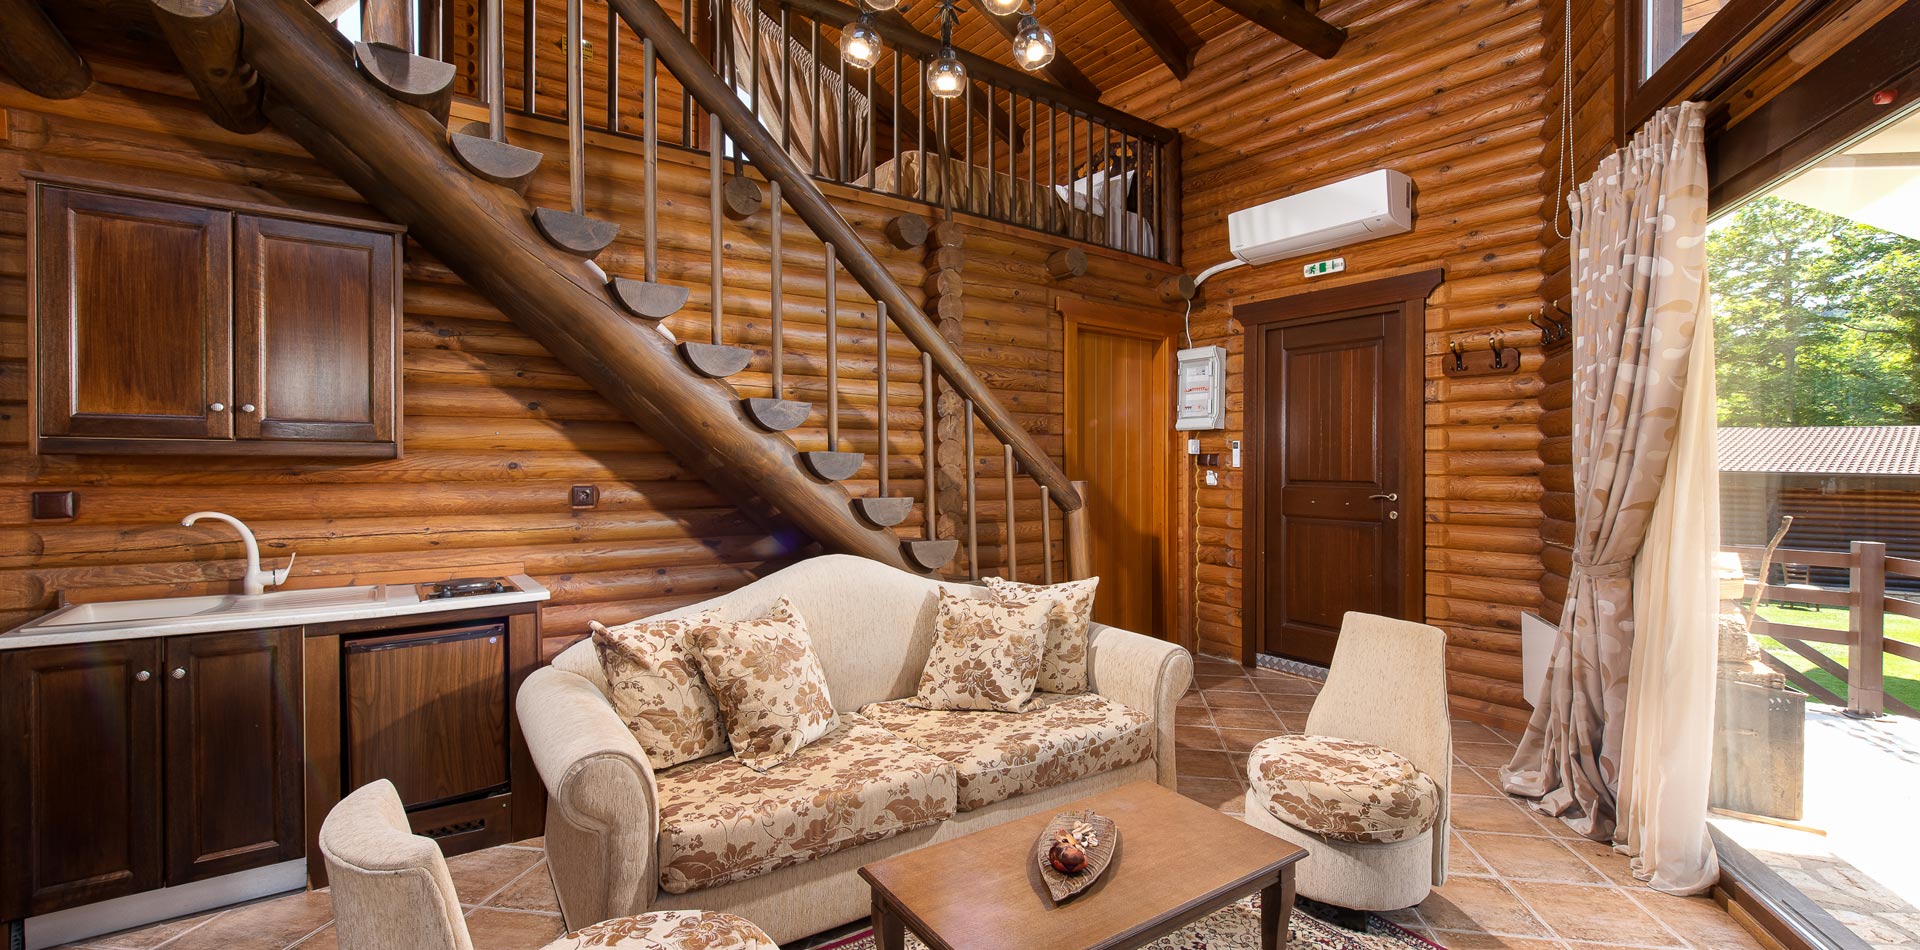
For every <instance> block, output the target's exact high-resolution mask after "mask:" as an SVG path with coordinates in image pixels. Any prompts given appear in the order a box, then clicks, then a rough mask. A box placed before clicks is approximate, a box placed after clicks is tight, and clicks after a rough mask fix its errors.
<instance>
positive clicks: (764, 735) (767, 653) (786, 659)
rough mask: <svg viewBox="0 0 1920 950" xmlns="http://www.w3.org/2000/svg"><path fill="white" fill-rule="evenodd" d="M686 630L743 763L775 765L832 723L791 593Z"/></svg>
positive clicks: (821, 676) (823, 680)
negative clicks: (753, 613) (760, 611)
mask: <svg viewBox="0 0 1920 950" xmlns="http://www.w3.org/2000/svg"><path fill="white" fill-rule="evenodd" d="M689 635H690V636H691V637H692V638H693V646H694V652H695V654H696V655H697V656H698V657H699V659H700V671H701V673H703V674H704V675H705V676H706V680H707V683H708V685H710V686H711V687H712V688H713V694H714V696H715V698H717V699H718V700H719V701H720V711H721V712H722V713H724V714H725V715H726V721H727V737H728V738H729V739H730V740H731V741H732V743H733V754H734V755H735V756H738V757H739V759H740V761H741V762H743V763H745V764H746V766H747V767H748V768H752V769H758V770H760V771H763V772H764V771H766V770H767V769H770V768H773V767H774V766H776V765H779V764H780V763H782V762H785V761H786V760H787V759H789V758H792V757H793V754H794V753H796V752H798V751H800V749H801V748H802V747H804V746H805V745H806V744H807V743H809V742H812V741H814V740H815V739H818V738H820V737H821V736H823V735H826V734H827V733H828V732H829V731H831V730H832V729H833V726H834V713H833V697H831V696H829V695H828V694H827V674H826V673H825V672H824V671H822V670H821V669H820V658H819V657H817V656H814V654H813V641H812V640H810V639H808V637H807V628H806V625H805V624H804V623H802V622H801V620H800V614H799V613H798V612H797V611H795V610H794V609H793V602H792V601H791V600H788V599H787V598H785V597H782V598H781V599H780V602H779V603H778V604H775V605H774V608H773V610H772V611H771V612H769V613H768V614H767V615H766V616H764V617H761V618H759V619H757V620H738V621H728V622H709V623H704V624H700V625H698V626H696V627H694V628H693V630H692V631H691V632H690V634H689Z"/></svg>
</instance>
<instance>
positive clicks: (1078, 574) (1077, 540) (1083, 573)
mask: <svg viewBox="0 0 1920 950" xmlns="http://www.w3.org/2000/svg"><path fill="white" fill-rule="evenodd" d="M1071 484H1072V485H1073V490H1074V493H1075V494H1078V495H1079V496H1080V507H1078V508H1075V509H1073V510H1072V511H1069V512H1067V579H1068V580H1070V581H1080V580H1086V579H1087V578H1088V577H1091V576H1093V539H1092V537H1091V536H1090V535H1089V534H1088V529H1087V483H1086V482H1084V481H1076V482H1072V483H1071Z"/></svg>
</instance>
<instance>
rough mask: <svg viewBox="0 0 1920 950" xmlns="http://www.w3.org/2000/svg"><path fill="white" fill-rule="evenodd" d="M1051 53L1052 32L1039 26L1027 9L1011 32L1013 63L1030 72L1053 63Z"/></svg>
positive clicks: (1052, 50) (1036, 19) (1038, 21)
mask: <svg viewBox="0 0 1920 950" xmlns="http://www.w3.org/2000/svg"><path fill="white" fill-rule="evenodd" d="M1053 53H1054V46H1053V31H1052V30H1049V29H1047V28H1046V27H1044V26H1041V25H1040V19H1039V18H1038V17H1036V16H1034V15H1033V11H1032V10H1031V9H1029V10H1028V11H1027V14H1026V15H1025V16H1023V17H1021V18H1020V25H1019V26H1017V27H1015V28H1014V31H1013V61H1014V62H1016V63H1019V64H1020V68H1021V69H1025V70H1029V71H1031V70H1035V69H1039V68H1041V67H1043V66H1045V65H1047V64H1048V63H1051V62H1053Z"/></svg>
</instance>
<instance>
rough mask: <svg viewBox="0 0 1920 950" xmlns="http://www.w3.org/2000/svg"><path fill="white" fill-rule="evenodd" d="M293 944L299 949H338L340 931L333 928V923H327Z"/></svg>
mask: <svg viewBox="0 0 1920 950" xmlns="http://www.w3.org/2000/svg"><path fill="white" fill-rule="evenodd" d="M294 946H296V947H298V948H299V950H339V947H340V932H339V931H338V930H335V929H334V925H333V924H328V925H326V926H325V927H322V928H320V929H319V930H316V931H314V932H313V935H312V936H310V937H308V938H307V939H305V940H302V941H300V942H299V943H297V944H295V945H294Z"/></svg>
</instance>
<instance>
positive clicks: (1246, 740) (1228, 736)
mask: <svg viewBox="0 0 1920 950" xmlns="http://www.w3.org/2000/svg"><path fill="white" fill-rule="evenodd" d="M1286 728H1287V727H1286V726H1283V725H1274V726H1270V727H1267V728H1263V729H1221V730H1220V741H1221V742H1224V743H1226V747H1227V751H1228V752H1237V753H1240V754H1241V755H1242V756H1244V755H1245V754H1246V753H1248V752H1249V751H1252V749H1253V747H1254V746H1257V745H1259V744H1260V743H1262V742H1265V741H1267V740H1268V739H1271V738H1273V737H1274V736H1280V735H1286Z"/></svg>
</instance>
